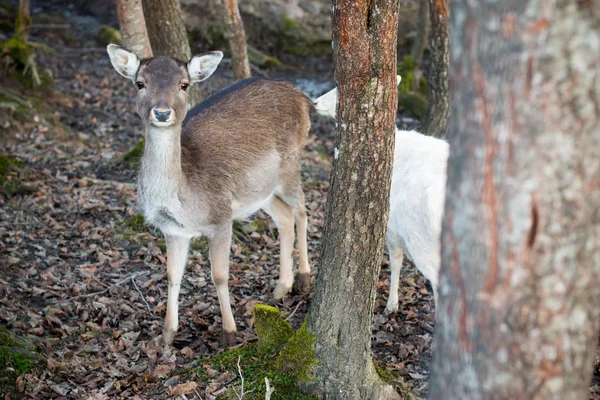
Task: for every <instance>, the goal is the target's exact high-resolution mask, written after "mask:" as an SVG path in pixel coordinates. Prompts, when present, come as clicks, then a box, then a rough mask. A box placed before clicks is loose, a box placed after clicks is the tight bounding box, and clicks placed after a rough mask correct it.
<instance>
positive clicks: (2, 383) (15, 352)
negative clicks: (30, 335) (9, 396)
mask: <svg viewBox="0 0 600 400" xmlns="http://www.w3.org/2000/svg"><path fill="white" fill-rule="evenodd" d="M39 359H40V357H39V355H38V354H37V353H35V352H34V351H33V346H32V345H31V343H29V342H27V341H26V340H24V339H20V338H17V337H15V336H14V335H12V334H11V333H10V332H9V331H8V330H7V329H5V328H3V327H0V392H4V393H15V392H16V379H17V378H18V377H19V376H21V375H23V374H26V373H29V372H31V371H33V369H34V368H36V367H37V364H38V361H39Z"/></svg>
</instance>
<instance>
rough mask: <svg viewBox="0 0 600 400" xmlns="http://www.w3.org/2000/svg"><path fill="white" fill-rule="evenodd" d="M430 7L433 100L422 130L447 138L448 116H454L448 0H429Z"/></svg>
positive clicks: (430, 95) (422, 124)
mask: <svg viewBox="0 0 600 400" xmlns="http://www.w3.org/2000/svg"><path fill="white" fill-rule="evenodd" d="M429 10H430V15H431V34H430V36H431V41H430V46H429V47H430V51H429V53H430V55H431V60H430V62H429V79H428V81H427V84H428V85H427V86H428V87H429V92H428V96H427V98H428V102H429V103H428V106H427V111H426V112H425V115H424V116H423V119H422V121H421V131H422V132H423V133H425V134H427V135H431V136H435V137H439V138H445V137H446V133H447V132H448V117H449V116H450V93H449V91H448V65H449V63H450V53H449V41H448V0H429Z"/></svg>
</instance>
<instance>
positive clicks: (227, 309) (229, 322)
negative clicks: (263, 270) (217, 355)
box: [208, 224, 236, 346]
mask: <svg viewBox="0 0 600 400" xmlns="http://www.w3.org/2000/svg"><path fill="white" fill-rule="evenodd" d="M208 245H209V252H208V254H209V255H208V257H209V258H210V272H211V275H212V281H213V283H214V284H215V287H216V288H217V295H218V297H219V307H220V308H221V318H222V320H223V343H224V345H226V346H233V345H234V344H235V343H236V338H235V332H236V329H235V320H234V319H233V312H232V311H231V301H230V299H229V250H230V249H231V224H227V225H226V226H221V227H219V229H218V230H217V232H216V233H215V234H214V235H213V237H212V238H211V239H210V240H209V243H208Z"/></svg>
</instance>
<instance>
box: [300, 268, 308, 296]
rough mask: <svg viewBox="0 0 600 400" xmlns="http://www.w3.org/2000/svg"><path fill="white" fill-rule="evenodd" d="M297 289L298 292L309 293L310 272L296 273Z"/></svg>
mask: <svg viewBox="0 0 600 400" xmlns="http://www.w3.org/2000/svg"><path fill="white" fill-rule="evenodd" d="M298 289H299V290H300V293H303V294H309V293H310V273H308V272H307V273H304V274H298Z"/></svg>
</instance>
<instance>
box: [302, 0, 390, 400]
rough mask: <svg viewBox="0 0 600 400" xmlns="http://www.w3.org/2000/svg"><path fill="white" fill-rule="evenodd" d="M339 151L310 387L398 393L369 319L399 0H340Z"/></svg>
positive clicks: (380, 239) (379, 247) (340, 393)
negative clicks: (380, 369)
mask: <svg viewBox="0 0 600 400" xmlns="http://www.w3.org/2000/svg"><path fill="white" fill-rule="evenodd" d="M333 10H334V11H333V20H332V22H333V24H332V25H333V45H334V49H333V51H334V64H335V79H336V82H337V89H338V101H339V103H338V108H337V121H338V124H337V128H336V144H335V146H336V157H335V160H334V162H333V171H332V173H331V187H330V189H329V193H328V200H327V204H328V205H327V217H326V223H325V232H324V238H323V247H322V251H321V260H320V264H319V268H318V271H319V272H318V276H317V281H316V285H315V290H314V297H313V300H312V303H311V307H310V310H309V314H308V330H309V331H310V332H311V333H313V334H314V335H315V336H316V340H317V343H316V345H315V356H316V358H317V360H318V362H319V364H318V365H317V366H316V367H315V370H314V372H315V380H314V381H313V382H311V383H310V384H308V385H307V386H306V389H307V391H308V392H309V393H312V394H313V395H317V396H319V397H320V398H327V399H371V400H378V399H396V398H400V397H399V396H398V394H397V393H396V392H395V391H394V390H393V389H392V388H391V386H389V385H387V384H385V383H384V382H383V381H382V380H381V379H380V378H379V376H378V375H377V373H376V372H375V369H374V367H373V363H372V358H371V324H372V317H373V306H374V301H375V294H376V285H377V281H378V277H379V269H380V265H381V258H382V255H383V248H384V241H385V233H386V227H387V218H388V211H389V191H390V173H391V169H392V162H393V152H394V133H395V119H396V107H397V92H396V78H395V76H396V36H397V31H398V0H334V1H333Z"/></svg>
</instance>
